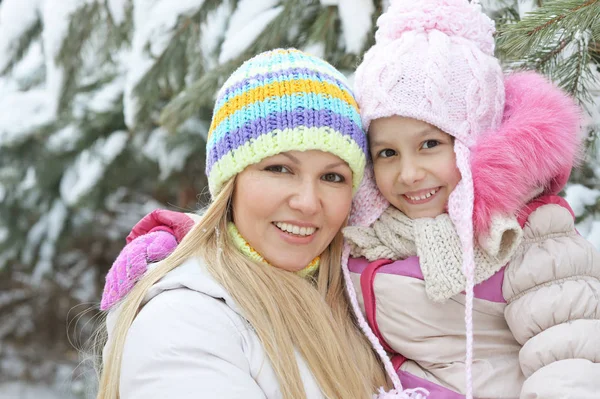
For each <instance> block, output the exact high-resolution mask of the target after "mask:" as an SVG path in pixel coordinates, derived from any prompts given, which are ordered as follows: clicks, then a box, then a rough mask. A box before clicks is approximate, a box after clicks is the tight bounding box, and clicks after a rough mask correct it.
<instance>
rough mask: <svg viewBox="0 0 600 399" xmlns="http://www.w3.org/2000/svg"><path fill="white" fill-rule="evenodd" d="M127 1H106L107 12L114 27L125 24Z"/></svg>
mask: <svg viewBox="0 0 600 399" xmlns="http://www.w3.org/2000/svg"><path fill="white" fill-rule="evenodd" d="M128 3H129V0H107V1H106V5H107V6H108V12H110V16H111V17H112V20H113V22H114V23H115V25H117V26H118V25H121V24H122V23H123V22H125V11H126V9H127V4H128Z"/></svg>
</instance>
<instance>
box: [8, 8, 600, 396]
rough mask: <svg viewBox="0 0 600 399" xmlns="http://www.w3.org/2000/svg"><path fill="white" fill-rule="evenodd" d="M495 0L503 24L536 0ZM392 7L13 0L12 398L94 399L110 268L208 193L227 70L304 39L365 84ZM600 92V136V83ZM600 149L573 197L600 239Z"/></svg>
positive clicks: (591, 124) (594, 104) (593, 105)
mask: <svg viewBox="0 0 600 399" xmlns="http://www.w3.org/2000/svg"><path fill="white" fill-rule="evenodd" d="M482 3H483V5H484V7H485V10H486V12H488V13H489V15H491V16H492V17H494V18H495V19H496V20H498V21H503V20H504V19H505V16H506V15H512V14H510V13H516V14H515V15H517V16H523V15H524V14H525V12H527V11H531V10H533V9H534V8H535V7H536V4H537V2H536V1H520V2H517V1H516V0H515V1H509V0H498V1H492V0H490V1H483V2H482ZM385 5H386V1H380V0H321V1H318V0H313V1H310V0H289V1H281V0H176V1H174V0H0V201H1V203H2V206H1V207H0V398H2V399H4V398H11V399H17V398H39V399H50V398H52V399H53V398H59V397H60V398H87V397H93V396H94V395H93V392H94V390H93V383H94V380H95V374H94V372H93V369H92V362H91V361H90V360H89V357H83V356H82V353H83V352H86V351H87V350H88V349H89V337H90V335H91V333H92V332H93V330H94V328H95V326H96V325H97V324H98V323H97V321H98V319H97V318H98V313H97V308H98V303H99V296H100V290H101V288H102V286H103V277H104V274H105V272H106V271H107V269H108V268H109V266H110V264H111V263H112V261H113V260H114V258H115V257H116V255H117V254H118V251H119V249H120V248H121V247H122V246H123V245H124V237H125V236H126V235H127V233H128V232H129V229H130V228H131V227H132V226H133V224H134V223H135V222H136V221H138V220H139V219H140V218H141V217H142V216H143V215H144V214H146V213H148V212H149V211H151V210H154V209H156V208H169V209H173V210H193V209H196V208H197V207H198V203H199V202H202V200H203V199H205V198H206V189H205V184H206V179H205V177H204V175H203V171H204V145H205V142H204V140H205V138H206V134H207V131H208V126H209V123H210V116H211V111H212V102H213V100H214V94H215V91H216V90H217V88H218V87H219V85H220V84H221V83H222V82H223V79H224V77H226V76H227V75H229V74H230V73H231V72H232V71H233V70H234V69H235V68H236V67H237V66H238V65H239V64H240V63H241V62H242V61H243V60H245V59H247V58H249V57H250V56H252V55H254V54H256V53H258V52H260V51H264V50H267V49H271V48H276V47H298V48H302V49H304V50H306V51H309V52H311V53H313V54H316V55H319V56H322V57H324V58H326V59H327V60H328V61H330V62H331V63H332V64H334V65H335V66H336V67H338V68H339V69H340V70H342V71H343V72H344V73H346V74H348V76H349V77H350V78H352V73H353V69H354V67H355V66H356V64H357V63H358V62H359V60H360V55H361V54H362V52H363V51H364V50H365V49H366V48H368V46H370V44H372V41H373V29H374V20H375V19H376V18H377V16H378V15H379V13H380V12H381V10H382V9H383V8H384V7H385ZM594 73H597V68H596V67H594ZM186 89H187V90H186ZM589 90H590V93H591V94H592V95H591V98H590V99H587V100H586V101H584V106H585V107H586V110H587V111H588V121H587V123H588V127H587V128H588V129H589V130H590V131H594V129H596V130H595V131H597V129H598V125H599V124H600V111H599V109H598V104H599V102H598V96H599V95H600V90H598V87H597V86H596V85H594V84H590V85H589ZM597 148H598V147H594V146H591V147H590V150H589V151H588V154H587V159H586V162H585V164H584V165H583V167H582V168H581V170H579V171H578V172H576V173H575V174H574V177H573V181H572V182H571V183H570V185H569V187H568V188H567V190H566V197H567V199H568V201H569V202H570V203H571V205H572V206H573V209H574V210H575V212H576V214H577V216H578V219H577V221H578V228H579V231H580V232H581V234H582V235H584V236H585V237H587V238H588V239H589V240H590V241H592V242H593V243H594V245H595V246H596V247H598V248H600V215H599V213H598V209H600V207H599V205H598V204H599V202H600V190H599V185H598V182H599V181H600V179H598V177H600V163H599V162H598V159H600V154H599V152H598V150H597Z"/></svg>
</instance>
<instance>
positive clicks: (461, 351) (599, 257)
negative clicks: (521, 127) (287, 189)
mask: <svg viewBox="0 0 600 399" xmlns="http://www.w3.org/2000/svg"><path fill="white" fill-rule="evenodd" d="M555 198H556V197H555ZM559 202H560V201H559ZM565 205H566V203H565ZM566 206H567V207H568V205H566ZM567 207H564V206H563V205H558V204H554V203H546V204H544V205H542V206H540V207H538V208H537V209H535V210H534V211H533V212H532V213H531V215H530V216H529V219H528V221H527V223H526V224H525V226H524V228H523V233H524V241H523V243H522V245H521V247H520V248H519V250H518V251H517V254H516V256H514V257H513V259H512V261H511V262H510V264H509V265H507V266H506V267H505V268H504V269H502V270H501V271H499V272H498V273H496V274H495V275H493V276H492V277H490V278H489V279H488V280H486V281H484V282H483V283H481V284H479V285H478V286H476V288H475V300H474V312H473V314H474V316H473V317H474V347H473V358H474V362H473V393H474V396H475V397H476V398H480V399H481V398H495V399H497V398H520V399H533V398H543V399H554V398H556V399H558V398H561V399H566V398H573V399H587V398H589V399H591V398H598V397H600V254H599V253H598V251H597V250H595V249H594V248H593V247H592V245H591V244H590V243H589V242H587V241H586V240H585V239H584V238H583V237H581V236H580V235H578V233H577V232H576V231H575V227H574V221H573V216H572V214H571V213H570V209H569V208H567ZM376 263H377V262H372V263H371V264H369V263H368V262H367V261H366V260H365V259H351V260H350V263H349V269H350V271H351V275H352V281H353V284H354V287H355V288H356V290H357V294H358V297H359V302H360V305H361V307H362V310H363V311H364V313H365V314H366V316H367V319H368V320H369V323H370V324H371V327H372V329H373V330H374V332H375V333H376V335H378V336H379V338H380V340H381V341H382V343H383V344H384V346H385V347H386V348H387V349H388V350H390V351H391V352H395V353H398V354H401V355H403V356H405V357H406V358H407V360H403V358H402V357H396V358H395V360H396V362H395V365H396V366H398V368H397V370H398V374H399V376H400V379H401V381H402V383H403V386H404V388H414V387H418V386H421V387H425V388H427V389H429V390H430V392H431V397H432V398H447V399H450V398H452V399H455V398H464V396H463V395H464V392H465V382H464V381H465V376H464V373H465V367H464V366H465V364H464V360H465V323H464V310H465V307H464V303H465V297H464V294H459V295H456V296H454V297H452V298H450V299H449V300H447V301H446V302H444V303H442V304H440V303H436V302H433V301H432V300H430V299H429V298H428V297H427V295H426V293H425V284H426V281H424V277H423V275H422V273H421V272H420V268H419V265H418V259H417V258H416V257H414V258H408V259H406V260H402V261H396V262H387V264H384V265H383V266H377V267H376V268H375V269H376V270H375V269H374V268H373V266H374V265H375V264H376ZM384 263H385V262H384Z"/></svg>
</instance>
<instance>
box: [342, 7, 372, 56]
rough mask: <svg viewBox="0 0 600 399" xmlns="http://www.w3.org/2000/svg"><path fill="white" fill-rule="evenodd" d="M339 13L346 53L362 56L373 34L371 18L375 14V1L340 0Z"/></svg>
mask: <svg viewBox="0 0 600 399" xmlns="http://www.w3.org/2000/svg"><path fill="white" fill-rule="evenodd" d="M339 3H340V4H339V5H338V12H339V14H340V20H341V21H342V35H343V38H344V42H345V43H346V51H347V52H349V53H354V54H360V52H361V50H362V49H363V47H364V45H365V41H366V39H367V37H368V35H369V34H370V33H371V18H372V17H373V13H374V12H375V5H374V4H373V0H339Z"/></svg>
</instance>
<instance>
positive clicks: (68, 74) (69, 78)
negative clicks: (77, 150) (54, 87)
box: [57, 2, 102, 111]
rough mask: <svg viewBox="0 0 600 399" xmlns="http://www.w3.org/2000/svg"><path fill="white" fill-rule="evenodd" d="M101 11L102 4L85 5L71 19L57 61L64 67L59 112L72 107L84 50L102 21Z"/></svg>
mask: <svg viewBox="0 0 600 399" xmlns="http://www.w3.org/2000/svg"><path fill="white" fill-rule="evenodd" d="M101 11H102V8H101V6H100V4H99V3H98V2H93V3H88V4H85V5H83V6H82V7H81V8H80V9H78V10H77V11H76V12H75V13H73V15H72V16H71V17H70V20H69V30H68V33H67V35H66V37H65V40H64V41H63V43H62V46H61V48H60V51H59V53H58V56H57V61H58V62H59V63H60V64H61V65H62V66H63V67H64V82H63V85H62V87H61V93H60V98H59V103H58V109H59V111H65V110H66V109H67V108H68V107H69V106H70V105H71V100H72V99H73V96H74V95H75V93H76V92H77V84H78V79H79V77H80V76H79V75H80V74H79V73H78V72H80V71H81V69H82V65H83V57H82V56H83V48H84V46H85V44H86V43H87V42H88V40H89V39H90V37H91V36H92V33H93V31H94V29H95V28H96V27H97V26H98V25H99V24H100V21H101V20H102V18H101V17H102V15H101ZM82 21H84V23H82Z"/></svg>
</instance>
